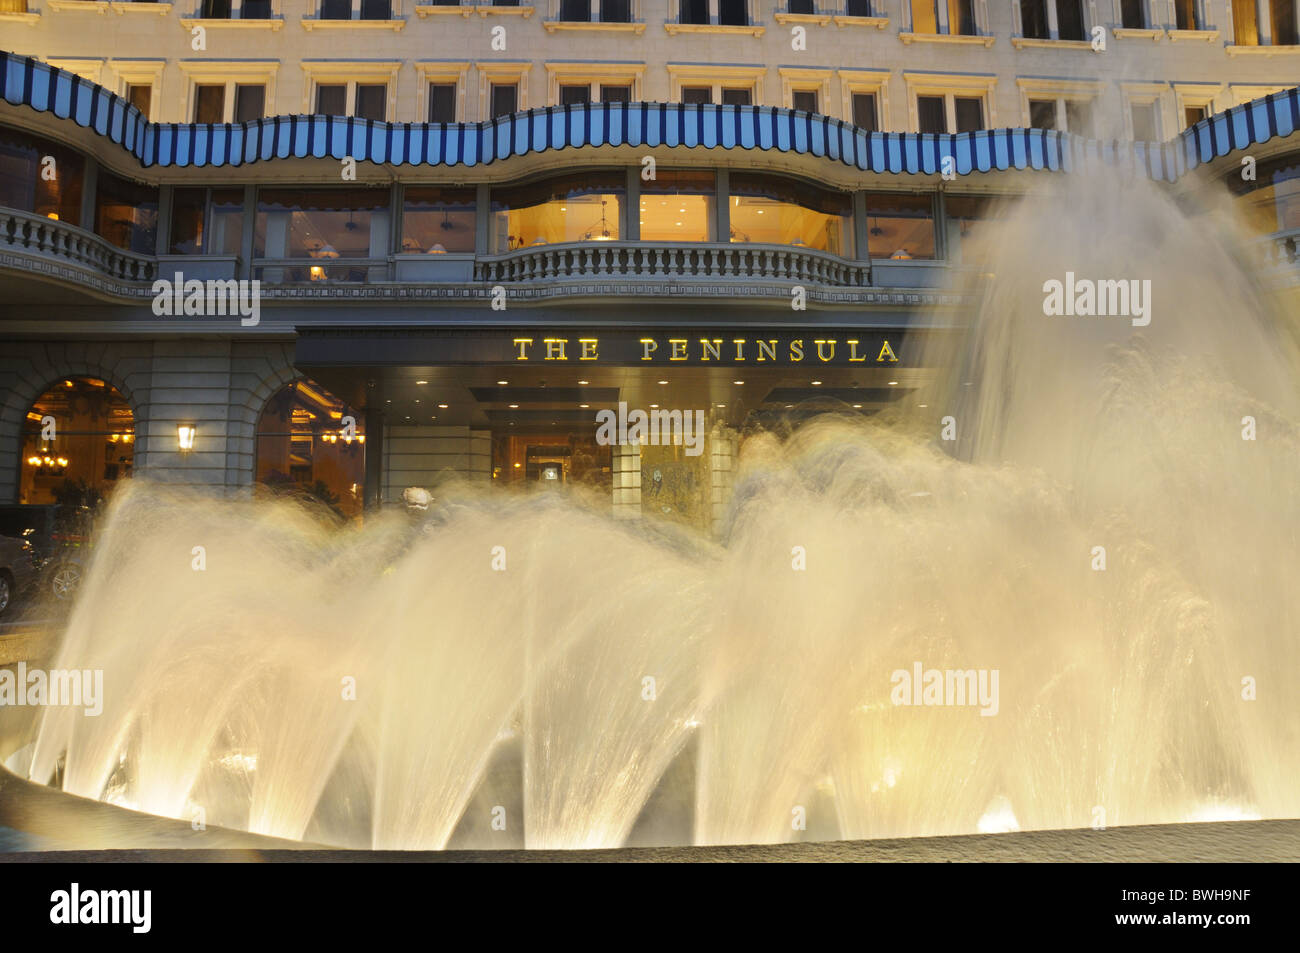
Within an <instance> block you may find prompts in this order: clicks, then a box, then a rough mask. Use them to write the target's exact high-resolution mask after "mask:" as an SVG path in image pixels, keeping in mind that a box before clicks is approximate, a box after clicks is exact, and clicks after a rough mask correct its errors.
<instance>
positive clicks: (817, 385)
mask: <svg viewBox="0 0 1300 953" xmlns="http://www.w3.org/2000/svg"><path fill="white" fill-rule="evenodd" d="M812 383H813V387H821V386H822V382H821V381H813V382H812Z"/></svg>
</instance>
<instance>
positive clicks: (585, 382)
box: [578, 381, 591, 384]
mask: <svg viewBox="0 0 1300 953" xmlns="http://www.w3.org/2000/svg"><path fill="white" fill-rule="evenodd" d="M578 383H579V384H589V383H591V382H590V381H578Z"/></svg>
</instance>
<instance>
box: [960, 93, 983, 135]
mask: <svg viewBox="0 0 1300 953" xmlns="http://www.w3.org/2000/svg"><path fill="white" fill-rule="evenodd" d="M953 104H954V106H955V107H956V110H957V132H979V131H980V130H981V129H983V128H984V100H982V99H979V98H977V97H974V96H958V97H956V98H955V99H954V100H953Z"/></svg>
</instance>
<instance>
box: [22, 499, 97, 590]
mask: <svg viewBox="0 0 1300 953" xmlns="http://www.w3.org/2000/svg"><path fill="white" fill-rule="evenodd" d="M92 517H93V511H92V510H91V509H90V508H88V507H80V506H66V505H62V504H46V505H22V504H20V505H12V506H0V537H9V538H11V539H16V540H19V541H21V542H24V543H26V544H27V545H28V550H27V552H28V555H29V562H30V564H31V565H32V566H33V567H34V568H35V569H36V570H37V571H38V572H39V576H38V578H37V580H36V583H37V587H38V591H39V592H40V593H41V594H42V595H45V596H49V597H51V598H53V599H55V600H57V601H60V602H61V601H65V600H68V599H71V598H72V596H73V594H74V593H75V592H76V591H77V587H78V586H79V585H81V577H82V574H83V571H84V568H85V564H86V559H87V557H88V556H89V550H90V526H91V519H92Z"/></svg>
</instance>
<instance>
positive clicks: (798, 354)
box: [790, 338, 803, 362]
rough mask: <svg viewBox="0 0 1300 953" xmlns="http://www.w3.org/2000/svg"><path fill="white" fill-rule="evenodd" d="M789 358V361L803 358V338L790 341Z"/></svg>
mask: <svg viewBox="0 0 1300 953" xmlns="http://www.w3.org/2000/svg"><path fill="white" fill-rule="evenodd" d="M790 360H791V362H795V361H802V360H803V338H796V339H795V340H793V341H791V342H790Z"/></svg>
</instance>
